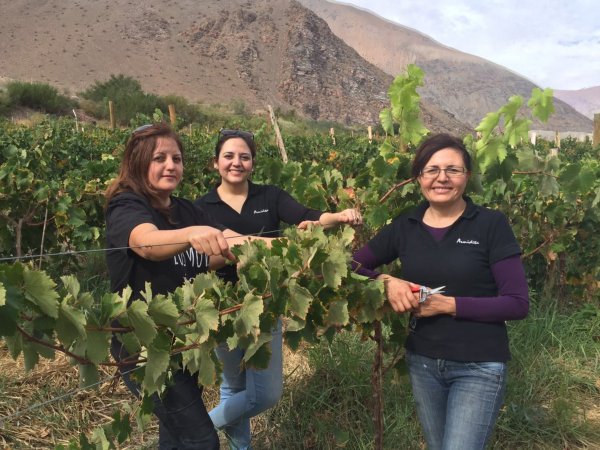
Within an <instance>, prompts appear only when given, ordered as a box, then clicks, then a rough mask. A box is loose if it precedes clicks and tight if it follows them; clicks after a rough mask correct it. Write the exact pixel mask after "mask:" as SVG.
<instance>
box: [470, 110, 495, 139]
mask: <svg viewBox="0 0 600 450" xmlns="http://www.w3.org/2000/svg"><path fill="white" fill-rule="evenodd" d="M498 122H500V113H498V112H491V113H487V114H486V116H485V117H484V118H483V120H482V121H481V122H480V123H479V125H477V127H475V131H479V132H480V133H481V140H483V141H487V140H488V139H489V137H490V135H491V134H492V131H494V128H496V127H497V126H498Z"/></svg>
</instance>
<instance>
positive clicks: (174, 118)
mask: <svg viewBox="0 0 600 450" xmlns="http://www.w3.org/2000/svg"><path fill="white" fill-rule="evenodd" d="M169 120H170V121H171V126H172V127H173V128H175V122H177V113H176V112H175V105H173V104H171V105H169Z"/></svg>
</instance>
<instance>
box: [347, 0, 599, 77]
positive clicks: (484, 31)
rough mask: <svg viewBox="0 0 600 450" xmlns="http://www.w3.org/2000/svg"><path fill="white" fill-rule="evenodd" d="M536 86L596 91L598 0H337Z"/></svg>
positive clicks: (597, 70)
mask: <svg viewBox="0 0 600 450" xmlns="http://www.w3.org/2000/svg"><path fill="white" fill-rule="evenodd" d="M341 1H342V3H351V4H354V5H357V6H360V7H361V8H364V9H368V10H370V11H373V12H375V13H377V14H378V15H380V16H382V17H385V18H386V19H389V20H391V21H393V22H397V23H400V24H402V25H406V26H409V27H411V28H414V29H416V30H418V31H420V32H422V33H424V34H426V35H428V36H430V37H432V38H433V39H435V40H436V41H438V42H440V43H442V44H444V45H447V46H449V47H453V48H456V49H458V50H461V51H464V52H466V53H471V54H474V55H477V56H481V57H483V58H485V59H488V60H490V61H493V62H495V63H498V64H501V65H503V66H505V67H507V68H508V69H511V70H513V71H514V72H517V73H519V74H521V75H523V76H525V77H527V78H529V79H530V80H531V81H533V82H534V83H536V84H538V85H539V86H541V87H543V88H545V87H551V88H553V89H582V88H586V87H592V86H600V1H599V0H446V1H444V0H341Z"/></svg>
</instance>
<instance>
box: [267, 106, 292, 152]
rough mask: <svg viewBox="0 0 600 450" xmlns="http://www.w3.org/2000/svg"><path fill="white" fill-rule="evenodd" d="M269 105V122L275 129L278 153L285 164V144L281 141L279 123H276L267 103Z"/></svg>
mask: <svg viewBox="0 0 600 450" xmlns="http://www.w3.org/2000/svg"><path fill="white" fill-rule="evenodd" d="M267 106H268V107H269V117H270V118H271V124H272V125H273V129H274V130H275V138H276V139H277V147H279V153H280V154H281V159H282V160H283V162H284V163H286V164H287V162H288V157H287V153H286V151H285V145H284V143H283V138H282V137H281V132H280V131H279V125H277V120H276V119H275V113H274V112H273V108H271V105H267Z"/></svg>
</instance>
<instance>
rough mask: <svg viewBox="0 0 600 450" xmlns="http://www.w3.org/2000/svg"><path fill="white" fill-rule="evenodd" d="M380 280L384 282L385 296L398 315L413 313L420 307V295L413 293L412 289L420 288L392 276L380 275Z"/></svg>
mask: <svg viewBox="0 0 600 450" xmlns="http://www.w3.org/2000/svg"><path fill="white" fill-rule="evenodd" d="M377 279H378V280H383V283H384V285H385V295H386V297H387V299H388V301H389V302H390V305H392V309H393V310H394V311H396V312H397V313H405V312H407V311H413V310H415V309H417V308H418V307H419V294H418V292H417V293H414V292H412V288H418V287H419V285H418V284H413V283H410V282H408V281H405V280H401V279H400V278H396V277H392V276H390V275H379V276H378V277H377Z"/></svg>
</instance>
